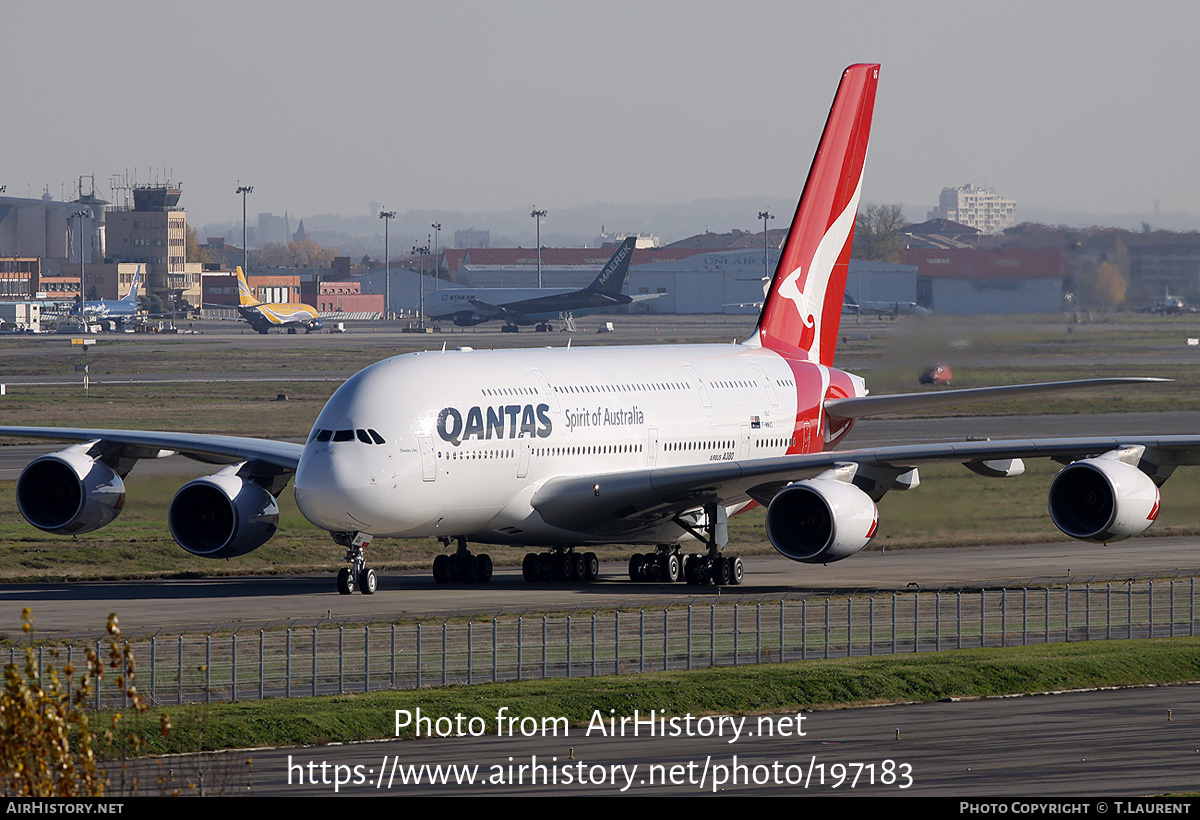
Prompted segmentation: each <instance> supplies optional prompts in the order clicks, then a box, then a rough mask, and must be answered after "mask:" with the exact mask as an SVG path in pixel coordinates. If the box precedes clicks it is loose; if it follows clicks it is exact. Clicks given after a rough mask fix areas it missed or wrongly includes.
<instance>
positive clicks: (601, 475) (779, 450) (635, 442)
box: [0, 65, 1200, 593]
mask: <svg viewBox="0 0 1200 820" xmlns="http://www.w3.org/2000/svg"><path fill="white" fill-rule="evenodd" d="M878 76H879V66H878V65H855V66H851V67H850V68H848V69H846V71H845V73H844V74H843V75H842V81H841V84H840V85H839V87H838V92H837V95H836V97H835V99H834V102H833V107H832V110H831V111H830V113H829V117H828V120H827V121H826V125H825V131H824V134H823V136H822V138H821V142H820V145H819V147H818V149H817V155H816V158H815V159H814V161H813V165H812V168H811V170H810V172H809V176H808V181H807V183H806V184H805V187H804V192H803V195H802V196H801V199H800V204H799V206H798V208H797V210H796V214H795V217H794V218H793V221H792V225H791V229H790V231H789V233H788V238H787V240H786V242H785V245H784V250H783V253H782V255H781V258H780V262H779V266H778V268H777V269H776V271H775V275H774V277H773V280H772V282H771V286H770V288H769V290H768V293H767V297H766V302H765V304H764V305H763V310H762V313H761V315H760V317H759V321H758V326H757V328H756V329H755V331H754V333H753V334H752V335H751V336H750V337H749V338H748V339H746V340H745V341H744V342H741V343H740V344H724V345H718V344H706V345H671V344H668V345H660V346H643V347H623V346H612V347H582V348H581V347H575V348H537V349H526V350H495V351H479V350H458V351H428V352H421V353H411V354H407V355H402V356H396V357H393V358H390V359H387V360H385V361H382V362H379V363H377V364H374V365H372V366H370V367H368V368H366V369H365V370H362V371H360V372H359V373H357V374H356V375H354V376H353V377H351V378H350V379H349V380H348V381H347V382H346V383H345V384H343V385H342V386H341V387H339V388H338V390H337V391H336V392H335V393H334V395H333V396H332V397H331V398H330V400H329V402H328V403H327V404H326V405H325V407H324V409H323V410H322V411H321V413H320V415H319V416H318V417H317V419H316V422H315V424H314V425H313V428H312V433H311V435H310V436H309V437H308V440H307V441H306V442H305V443H303V444H293V443H287V442H275V441H269V440H265V439H252V438H242V437H237V436H219V435H204V434H188V433H155V432H142V431H130V430H87V429H74V430H68V429H56V428H45V427H4V428H0V435H7V436H21V437H27V438H48V439H65V440H73V441H75V442H77V443H75V444H73V445H72V446H69V447H67V448H66V449H65V450H63V451H61V452H58V453H54V454H50V455H45V456H42V457H40V458H38V459H35V460H34V461H33V462H31V463H30V464H29V466H27V467H26V468H25V470H24V471H23V472H22V473H21V476H20V478H19V479H18V481H17V503H18V506H19V508H20V510H21V513H22V515H24V517H25V518H26V520H28V521H29V522H30V523H31V524H33V525H34V526H37V527H39V528H41V529H43V530H46V531H47V532H52V533H61V534H72V533H82V532H88V531H90V530H94V529H97V528H99V527H102V526H104V525H105V524H107V523H109V522H110V521H112V520H113V519H114V518H115V517H116V516H117V515H118V514H119V513H120V512H121V509H122V508H123V506H124V503H125V490H124V484H123V481H122V479H123V477H124V476H125V475H126V474H127V473H128V472H129V470H130V469H131V468H132V467H133V466H134V464H135V462H136V461H137V460H138V459H142V458H158V457H163V456H167V455H173V454H175V453H182V454H183V455H186V456H189V457H191V458H194V459H197V460H200V461H205V462H209V463H225V464H227V465H228V466H226V467H225V468H224V469H221V470H219V471H218V472H216V473H215V474H213V475H210V476H206V477H203V478H198V479H195V480H194V481H191V482H189V483H188V484H186V485H184V487H183V488H182V489H181V490H180V491H179V492H178V493H177V494H176V496H175V498H174V500H173V501H172V502H171V506H170V509H169V512H168V524H169V526H170V529H171V533H172V535H173V536H174V538H175V540H176V541H178V542H179V544H180V545H181V546H182V547H183V548H184V549H185V550H187V551H188V552H190V553H192V554H194V555H201V556H207V557H211V558H229V557H234V556H238V555H242V554H244V553H247V552H250V551H251V550H253V549H256V548H258V547H259V546H261V545H262V544H263V543H265V542H266V541H267V539H268V538H270V537H271V536H272V535H273V534H274V532H275V529H276V524H277V521H278V517H279V508H278V505H277V504H276V497H277V496H278V495H279V494H280V493H281V492H282V491H283V489H284V487H285V486H286V485H287V483H288V482H289V480H293V479H294V481H295V496H296V502H297V504H298V506H299V508H300V511H301V512H302V513H303V514H304V516H305V517H306V518H307V519H308V520H309V521H311V522H312V523H313V524H315V525H317V526H318V527H321V528H323V529H326V530H328V531H329V532H330V534H331V535H332V537H333V540H334V541H335V542H336V543H337V544H338V545H340V546H341V547H343V548H344V549H345V560H346V561H347V563H348V566H346V567H344V568H343V569H342V570H341V571H340V572H339V573H338V583H337V588H338V591H339V592H341V593H350V592H352V591H353V590H354V589H355V588H359V589H361V590H362V591H363V592H365V593H372V592H374V591H375V589H376V584H377V583H378V579H377V578H376V574H375V571H374V570H373V569H370V568H369V567H367V565H366V550H367V548H368V545H369V544H370V542H371V540H372V538H376V537H389V538H390V537H396V538H429V537H434V538H439V539H441V540H442V542H443V543H444V544H445V545H446V546H447V547H449V546H450V544H451V543H455V544H457V549H456V550H454V551H452V552H449V553H448V554H445V555H441V556H439V557H438V559H437V560H436V561H435V562H434V567H433V569H434V577H435V579H436V580H437V581H439V582H471V581H486V580H488V579H489V578H490V577H491V571H492V562H491V559H490V558H489V557H488V555H486V554H482V553H480V554H476V553H473V552H472V551H471V549H470V547H469V545H470V544H471V543H475V544H491V545H501V546H506V547H515V548H519V549H524V550H527V551H528V552H527V554H526V556H525V559H524V563H523V572H524V575H525V578H526V579H527V580H529V581H538V580H543V579H552V578H555V579H560V580H581V581H582V580H590V579H593V578H595V577H596V573H597V570H598V561H597V560H596V556H595V553H592V552H583V551H582V550H585V549H587V548H588V547H589V546H590V545H594V544H614V543H615V544H629V545H640V551H637V552H635V554H634V555H633V556H632V558H631V559H630V562H629V575H630V577H631V578H632V579H634V580H657V581H675V580H677V579H679V578H680V577H683V578H685V579H686V580H687V581H688V582H690V583H693V584H706V583H710V584H738V583H740V582H741V580H742V571H743V570H742V561H741V559H740V558H738V557H736V556H730V555H726V554H725V553H724V551H723V547H724V546H725V544H726V542H727V521H728V516H729V515H731V514H734V513H736V512H738V511H740V510H743V509H745V508H746V507H747V506H749V505H750V504H753V503H757V504H761V505H763V506H765V507H766V534H767V537H768V539H769V540H770V541H771V543H772V544H773V545H774V546H775V548H776V549H777V550H778V551H779V552H780V553H781V554H783V555H784V556H786V557H788V558H790V559H792V560H795V561H800V562H803V563H808V564H825V563H828V562H830V561H838V560H841V559H843V558H846V557H848V556H850V555H852V554H854V553H855V552H857V551H858V550H860V549H862V548H863V547H865V546H866V545H867V544H868V543H869V542H870V540H871V538H872V537H873V536H874V535H875V533H876V530H877V528H878V525H879V514H878V509H877V507H876V502H877V501H878V500H879V499H880V498H881V497H882V496H883V495H884V494H885V493H886V492H888V491H889V490H909V489H912V488H915V487H917V486H918V484H919V478H918V468H919V467H920V466H921V465H923V464H931V463H939V462H957V463H961V464H963V465H964V466H965V467H967V468H968V469H969V470H971V471H972V472H975V473H977V474H980V475H983V476H990V477H1002V476H1015V475H1020V474H1021V473H1022V472H1023V471H1024V465H1023V463H1022V461H1021V459H1023V458H1035V457H1037V458H1050V459H1054V460H1057V461H1061V462H1062V463H1064V464H1066V465H1067V466H1066V467H1064V469H1063V470H1062V471H1061V472H1059V473H1058V475H1057V477H1056V478H1055V479H1054V480H1053V482H1052V483H1051V486H1050V490H1049V509H1050V516H1051V519H1052V520H1053V521H1054V523H1055V524H1056V525H1057V526H1058V528H1059V529H1060V530H1062V531H1063V532H1064V533H1065V534H1067V535H1069V536H1071V537H1072V538H1078V539H1082V540H1085V541H1094V542H1102V543H1107V542H1112V541H1119V540H1121V539H1123V538H1126V537H1128V536H1130V535H1134V534H1137V533H1139V532H1142V531H1143V530H1145V529H1146V528H1147V527H1149V526H1150V524H1151V523H1152V522H1153V521H1154V519H1155V518H1156V516H1157V514H1158V506H1159V493H1158V485H1160V484H1161V483H1162V482H1163V481H1164V480H1166V478H1167V477H1168V476H1170V475H1171V473H1172V471H1173V470H1174V468H1175V467H1176V466H1177V465H1182V464H1197V463H1200V436H1150V437H1146V436H1140V437H1138V436H1134V437H1128V438H1125V437H1095V438H1065V439H1041V440H1036V439H1031V440H1019V441H997V440H991V441H965V442H964V441H956V442H949V443H942V444H917V445H904V446H894V447H882V448H872V449H856V450H841V451H838V450H832V448H833V447H834V446H835V445H837V444H838V442H839V441H840V440H841V439H842V438H843V437H844V436H845V434H846V433H847V432H848V431H849V429H850V427H851V425H852V424H853V423H854V421H855V419H857V418H859V417H862V416H867V415H871V414H876V413H891V412H896V411H899V410H911V409H924V408H928V407H931V406H936V405H946V404H958V403H963V402H985V401H989V400H994V399H1004V398H1007V397H1010V396H1012V395H1029V394H1040V393H1049V392H1054V391H1058V390H1065V389H1073V388H1079V387H1087V386H1096V385H1100V384H1122V385H1124V384H1131V383H1134V382H1141V381H1155V380H1154V379H1135V378H1129V379H1090V380H1084V381H1076V382H1059V383H1051V384H1035V385H1016V386H1007V387H992V388H975V389H966V390H945V391H938V392H936V393H915V394H902V395H884V396H870V395H867V390H866V387H865V385H864V383H863V380H862V379H861V378H859V377H858V376H855V375H852V374H850V373H846V372H843V371H841V370H839V369H837V368H835V367H834V366H833V355H834V348H835V345H836V343H837V339H838V323H839V321H840V318H841V315H842V296H843V293H844V290H845V283H846V270H847V263H848V261H849V257H850V246H851V240H852V236H853V229H854V221H855V215H856V213H857V207H858V202H859V196H860V193H861V190H862V188H861V186H862V174H863V165H864V162H865V159H866V153H867V138H868V134H869V131H870V126H871V116H872V110H873V106H874V100H875V90H876V85H877V82H878ZM968 514H969V513H967V512H964V515H968ZM693 539H694V541H693ZM689 541H691V542H692V543H698V544H699V547H698V548H697V547H694V546H693V547H691V549H693V550H695V551H693V552H691V553H690V554H685V553H684V551H683V545H684V544H686V543H688V542H689Z"/></svg>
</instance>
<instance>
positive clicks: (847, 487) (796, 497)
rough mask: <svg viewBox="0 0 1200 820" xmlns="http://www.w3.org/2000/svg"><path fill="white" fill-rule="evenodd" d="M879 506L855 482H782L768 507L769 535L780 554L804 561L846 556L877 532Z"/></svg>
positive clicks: (860, 547)
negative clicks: (784, 483)
mask: <svg viewBox="0 0 1200 820" xmlns="http://www.w3.org/2000/svg"><path fill="white" fill-rule="evenodd" d="M878 521H879V511H878V509H877V508H876V507H875V502H874V501H872V500H871V498H870V496H868V495H867V494H866V493H864V492H863V491H862V490H860V489H858V487H856V486H854V485H853V484H848V483H846V482H843V481H837V480H834V479H825V478H812V479H808V480H806V481H797V482H795V483H793V484H789V485H788V486H786V487H784V488H783V489H782V490H780V491H779V492H778V493H776V494H775V497H774V498H773V499H771V504H770V506H768V507H767V537H768V538H770V539H771V544H772V546H774V547H775V549H777V550H778V551H779V552H780V554H781V555H783V556H785V557H787V558H790V559H792V560H793V561H800V562H801V563H805V564H827V563H829V562H830V561H840V560H842V559H843V558H848V557H850V556H851V555H853V554H854V553H856V552H858V551H859V550H860V549H862V548H863V547H865V546H866V545H867V542H869V541H870V540H871V537H872V536H873V535H875V526H876V524H877V523H878Z"/></svg>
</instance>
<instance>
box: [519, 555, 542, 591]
mask: <svg viewBox="0 0 1200 820" xmlns="http://www.w3.org/2000/svg"><path fill="white" fill-rule="evenodd" d="M521 577H522V578H524V579H525V581H526V582H527V583H530V584H532V583H533V582H534V581H536V580H538V557H537V553H536V552H527V553H525V559H524V560H523V561H521Z"/></svg>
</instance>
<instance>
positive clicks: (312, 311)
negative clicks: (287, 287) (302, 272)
mask: <svg viewBox="0 0 1200 820" xmlns="http://www.w3.org/2000/svg"><path fill="white" fill-rule="evenodd" d="M237 283H238V313H239V314H241V316H242V318H243V319H245V320H246V321H247V322H249V323H250V327H252V328H254V329H255V330H256V331H258V332H259V333H270V332H271V329H272V328H298V327H302V328H304V332H305V333H310V332H312V331H314V330H320V329H321V328H323V327H324V326H325V325H324V324H323V323H322V322H321V320H320V319H319V318H317V309H316V308H315V307H313V306H312V305H306V304H304V303H303V302H260V301H258V300H257V299H255V298H254V295H253V294H252V293H251V292H250V285H248V284H247V283H246V276H245V274H243V273H242V269H241V267H240V266H239V267H238V269H237Z"/></svg>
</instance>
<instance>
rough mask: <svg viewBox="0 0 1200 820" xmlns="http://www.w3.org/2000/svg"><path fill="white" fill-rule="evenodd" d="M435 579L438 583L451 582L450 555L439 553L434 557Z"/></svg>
mask: <svg viewBox="0 0 1200 820" xmlns="http://www.w3.org/2000/svg"><path fill="white" fill-rule="evenodd" d="M433 580H434V583H438V584H448V583H450V556H449V555H439V556H437V557H436V558H434V559H433Z"/></svg>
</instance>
